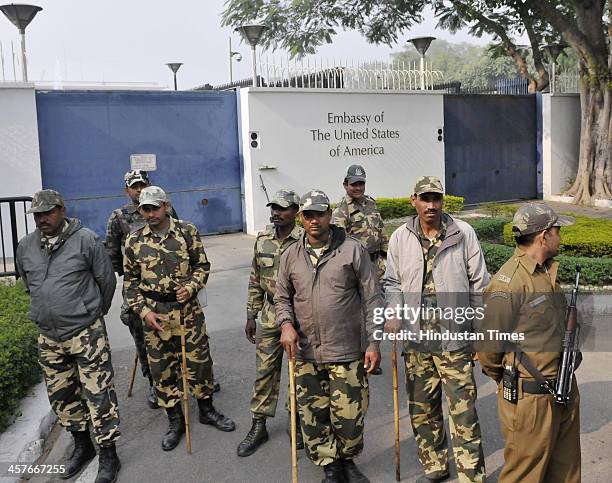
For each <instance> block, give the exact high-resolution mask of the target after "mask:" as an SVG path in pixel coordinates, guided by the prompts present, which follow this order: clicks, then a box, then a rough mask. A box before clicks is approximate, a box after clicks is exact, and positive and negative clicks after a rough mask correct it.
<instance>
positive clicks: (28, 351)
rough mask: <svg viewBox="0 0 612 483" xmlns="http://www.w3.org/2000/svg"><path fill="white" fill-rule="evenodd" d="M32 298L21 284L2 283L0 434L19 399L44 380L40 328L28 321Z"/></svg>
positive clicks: (0, 290)
mask: <svg viewBox="0 0 612 483" xmlns="http://www.w3.org/2000/svg"><path fill="white" fill-rule="evenodd" d="M28 303H29V298H28V296H27V294H26V293H25V290H24V287H23V285H22V284H21V283H17V284H16V285H6V284H1V283H0V432H2V431H4V430H5V429H6V427H7V425H8V424H9V423H10V420H11V417H12V416H13V415H14V413H15V410H16V409H17V407H18V404H19V400H20V399H21V398H22V397H23V396H25V395H26V394H27V392H28V389H29V388H30V387H31V386H32V385H33V384H35V383H37V382H39V381H40V379H41V378H40V376H41V374H40V368H39V366H38V351H37V347H36V338H37V336H38V330H37V328H36V325H35V324H34V323H33V322H31V321H29V320H28V319H27V315H26V314H27V311H28Z"/></svg>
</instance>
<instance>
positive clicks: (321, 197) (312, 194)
mask: <svg viewBox="0 0 612 483" xmlns="http://www.w3.org/2000/svg"><path fill="white" fill-rule="evenodd" d="M327 210H329V198H328V197H327V195H326V194H325V193H323V191H321V190H310V191H309V192H308V193H306V194H305V195H303V196H302V197H301V198H300V211H327Z"/></svg>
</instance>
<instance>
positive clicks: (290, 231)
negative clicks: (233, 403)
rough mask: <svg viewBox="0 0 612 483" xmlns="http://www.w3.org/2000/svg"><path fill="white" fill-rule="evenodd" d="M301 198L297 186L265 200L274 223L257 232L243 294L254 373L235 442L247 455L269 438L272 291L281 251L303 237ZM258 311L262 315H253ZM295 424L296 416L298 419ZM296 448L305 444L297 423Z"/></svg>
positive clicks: (273, 396)
mask: <svg viewBox="0 0 612 483" xmlns="http://www.w3.org/2000/svg"><path fill="white" fill-rule="evenodd" d="M299 204H300V198H299V196H298V195H297V194H296V193H295V191H289V190H280V191H278V192H277V193H275V194H274V197H273V198H272V200H270V202H269V203H268V204H267V205H266V206H269V207H270V213H271V217H270V221H271V222H272V225H270V226H268V227H267V228H266V229H265V230H264V231H262V232H260V233H259V234H258V235H257V239H256V240H255V249H254V255H253V263H252V265H251V276H250V278H249V291H248V299H247V310H246V312H247V313H246V316H247V322H246V327H245V333H246V337H247V340H248V341H249V342H251V343H253V344H256V348H255V357H256V362H257V375H256V377H255V384H254V386H253V395H252V397H251V412H252V413H253V424H252V426H251V429H250V431H249V432H248V434H247V435H246V437H245V438H244V440H243V441H242V442H241V443H240V445H239V446H238V451H237V452H238V456H249V455H251V454H253V453H254V452H255V451H257V449H258V448H259V446H261V445H262V444H263V443H264V442H266V441H267V440H268V431H267V429H266V418H268V417H270V418H271V417H274V414H275V413H276V404H277V402H278V395H279V391H280V380H281V372H282V368H283V347H282V346H281V344H280V329H279V328H278V327H277V326H276V319H275V316H274V305H273V301H274V294H275V292H276V277H277V275H278V266H279V264H280V256H281V255H282V253H283V252H284V251H285V250H286V249H287V247H289V246H291V245H292V244H293V243H295V242H296V240H298V239H299V238H301V236H302V234H303V233H304V230H303V229H302V228H301V227H299V226H297V225H296V223H295V216H296V214H297V212H298V209H299ZM260 312H261V321H260V323H259V325H256V322H255V319H256V318H257V315H258V314H259V313H260ZM298 425H299V422H298ZM297 434H298V448H299V449H301V448H303V447H304V443H303V442H302V438H301V436H302V431H301V429H299V426H298V433H297Z"/></svg>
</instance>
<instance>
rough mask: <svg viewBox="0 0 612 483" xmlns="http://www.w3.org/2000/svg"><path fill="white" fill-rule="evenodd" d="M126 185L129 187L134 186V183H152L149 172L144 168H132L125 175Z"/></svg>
mask: <svg viewBox="0 0 612 483" xmlns="http://www.w3.org/2000/svg"><path fill="white" fill-rule="evenodd" d="M123 180H124V181H125V185H126V186H127V187H130V186H132V185H133V184H134V183H144V184H147V185H148V184H151V183H150V181H149V173H147V172H146V171H143V170H142V169H131V170H130V171H128V172H127V173H125V175H124V176H123Z"/></svg>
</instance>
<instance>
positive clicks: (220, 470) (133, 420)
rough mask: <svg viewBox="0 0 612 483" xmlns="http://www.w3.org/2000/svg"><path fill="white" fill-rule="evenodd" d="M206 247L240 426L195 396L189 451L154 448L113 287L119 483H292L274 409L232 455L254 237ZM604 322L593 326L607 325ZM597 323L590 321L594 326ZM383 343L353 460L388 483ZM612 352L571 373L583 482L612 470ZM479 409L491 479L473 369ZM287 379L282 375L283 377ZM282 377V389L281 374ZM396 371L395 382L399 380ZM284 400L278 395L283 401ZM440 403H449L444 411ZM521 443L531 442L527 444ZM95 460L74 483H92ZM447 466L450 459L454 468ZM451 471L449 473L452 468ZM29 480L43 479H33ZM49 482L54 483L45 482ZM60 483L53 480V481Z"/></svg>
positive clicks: (493, 475)
mask: <svg viewBox="0 0 612 483" xmlns="http://www.w3.org/2000/svg"><path fill="white" fill-rule="evenodd" d="M203 240H204V246H205V248H206V250H207V254H208V255H209V258H210V259H211V262H212V273H211V277H210V280H209V285H208V304H209V306H208V307H207V309H206V310H205V312H206V320H207V326H208V330H209V333H210V336H211V350H212V356H213V359H214V361H215V376H216V378H217V379H218V380H219V382H220V383H221V392H220V393H218V394H216V395H215V406H216V407H217V408H218V409H219V410H220V411H222V412H223V413H224V414H226V415H228V416H231V417H232V418H233V419H234V420H235V421H236V423H237V426H238V427H237V430H236V431H235V432H233V433H221V432H219V431H217V430H215V429H214V428H212V427H210V426H203V425H201V424H199V423H198V422H197V418H196V410H197V406H196V403H195V401H194V400H193V399H192V400H191V404H190V408H191V414H192V445H193V454H191V455H188V454H187V453H186V450H185V444H184V439H183V441H182V443H181V445H180V446H179V447H177V448H176V449H175V450H174V451H171V452H164V451H162V450H161V447H160V441H161V437H162V435H163V434H164V432H165V431H166V426H167V423H166V418H165V416H164V414H163V412H162V411H161V410H152V409H149V408H148V406H147V405H146V400H145V398H146V381H145V380H144V379H143V378H142V376H141V375H140V373H138V376H137V379H136V384H135V387H134V394H133V397H132V398H129V399H128V398H127V396H126V393H127V384H128V376H129V372H130V364H131V361H132V357H133V349H132V340H131V337H130V335H129V332H128V330H127V329H126V328H125V327H124V326H123V325H122V323H121V322H120V320H119V306H120V303H121V297H120V290H121V288H120V287H118V289H117V293H116V296H115V300H114V303H113V308H112V309H111V312H110V314H109V316H108V317H107V325H108V332H109V338H110V343H111V347H112V357H113V366H114V368H115V385H116V388H117V394H118V398H119V404H120V413H121V431H122V437H121V438H120V440H119V442H118V445H117V447H118V453H119V456H120V458H121V462H122V470H121V472H120V474H119V480H118V481H120V482H134V481H136V482H141V481H146V482H150V483H156V482H253V481H256V482H285V481H289V479H290V467H291V466H290V465H291V457H290V448H289V440H288V436H287V435H286V433H285V428H286V423H287V416H286V413H285V410H284V409H283V408H282V407H279V410H278V414H277V417H276V418H274V419H272V420H270V421H269V422H268V431H269V433H270V441H269V442H268V443H266V444H265V445H264V446H262V448H261V449H260V450H259V451H258V452H257V453H255V454H254V455H252V456H250V457H248V458H239V457H238V456H236V447H237V445H238V443H239V442H240V441H241V440H242V438H243V437H244V435H245V434H246V432H247V431H248V429H249V427H250V420H251V416H250V412H249V401H250V392H251V388H252V384H253V377H254V374H255V354H254V346H253V345H251V344H250V343H249V342H248V341H247V340H246V338H245V337H244V331H243V327H244V321H245V309H244V306H245V301H246V287H247V283H248V273H249V267H250V259H251V253H252V252H251V250H252V247H253V242H254V237H250V236H246V235H243V234H237V235H224V236H214V237H205V238H204V239H203ZM609 322H610V320H609V318H608V319H606V320H603V319H602V320H600V321H599V322H598V323H602V324H609ZM594 324H595V325H597V323H596V322H594ZM388 351H389V347H388V346H386V345H385V346H383V368H384V374H383V375H382V376H374V377H371V378H370V388H371V391H370V393H371V399H370V408H369V412H368V416H367V419H366V432H365V449H364V452H363V454H362V455H361V457H360V458H358V459H357V464H358V465H359V466H360V468H361V469H362V470H363V472H364V473H365V474H366V475H367V476H369V478H370V479H371V480H372V481H373V482H392V481H395V476H394V475H395V473H394V466H393V457H394V456H393V455H394V452H393V402H392V386H391V368H390V355H389V352H388ZM611 367H612V352H597V353H595V352H592V353H587V354H585V360H584V362H583V363H582V366H581V367H580V369H579V371H578V380H579V382H580V391H581V398H582V409H581V423H582V435H581V439H582V462H583V481H585V482H599V481H601V482H604V481H605V482H607V481H609V480H610V476H609V475H610V474H611V473H612V461H610V448H612V405H611V404H610V402H609V395H610V394H611V393H612V371H611V370H610V368H611ZM475 373H476V380H477V383H478V395H479V398H478V402H477V408H478V412H479V416H480V421H481V427H482V433H483V446H484V451H485V455H486V463H487V472H488V474H489V476H490V478H489V481H497V477H498V475H499V471H500V469H501V467H502V465H503V439H502V436H501V433H500V430H499V426H498V419H497V402H496V394H495V386H494V384H493V383H492V382H490V381H488V380H487V379H486V378H485V377H484V376H483V375H482V374H481V373H480V370H479V368H478V366H477V367H476V371H475ZM285 374H286V371H285ZM285 374H284V375H283V382H282V387H283V392H284V390H285V388H286V377H285ZM403 377H404V376H403V369H402V368H401V367H400V381H402V380H403ZM283 397H284V395H281V399H280V400H281V401H283ZM400 404H401V411H400V419H401V455H402V472H401V474H402V481H406V482H412V481H415V480H416V478H417V477H418V476H419V475H420V468H419V465H418V460H417V455H416V446H415V442H414V438H413V436H412V431H411V429H410V423H409V420H408V411H407V408H406V397H405V392H404V391H402V389H401V385H400ZM445 407H446V405H445ZM54 435H55V438H56V439H55V443H54V444H53V445H52V446H51V448H50V449H48V451H49V454H48V456H47V458H46V461H45V462H46V463H47V464H49V463H57V462H60V461H61V460H62V458H64V457H65V456H66V454H69V451H70V438H69V437H68V436H67V434H66V432H65V431H63V430H61V429H59V428H56V430H55V431H54ZM51 439H53V438H51ZM525 444H529V442H528V441H526V442H525ZM96 465H97V462H96V461H95V460H94V462H93V463H92V465H91V466H90V468H88V469H87V470H86V471H85V472H83V473H82V474H81V475H80V476H79V477H78V478H75V479H74V480H73V481H77V479H78V481H80V482H83V483H86V482H92V481H93V479H94V477H95V468H96ZM452 466H453V464H452V462H451V467H452ZM452 475H453V477H455V476H454V475H455V472H454V469H453V470H452ZM35 481H45V480H44V479H37V480H35ZM46 481H54V480H52V479H49V480H46ZM57 481H60V480H57ZM299 481H301V482H318V481H321V470H320V469H319V468H316V467H314V466H313V465H312V464H311V463H310V462H309V461H308V460H307V458H306V456H305V454H304V452H303V451H301V452H299Z"/></svg>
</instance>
